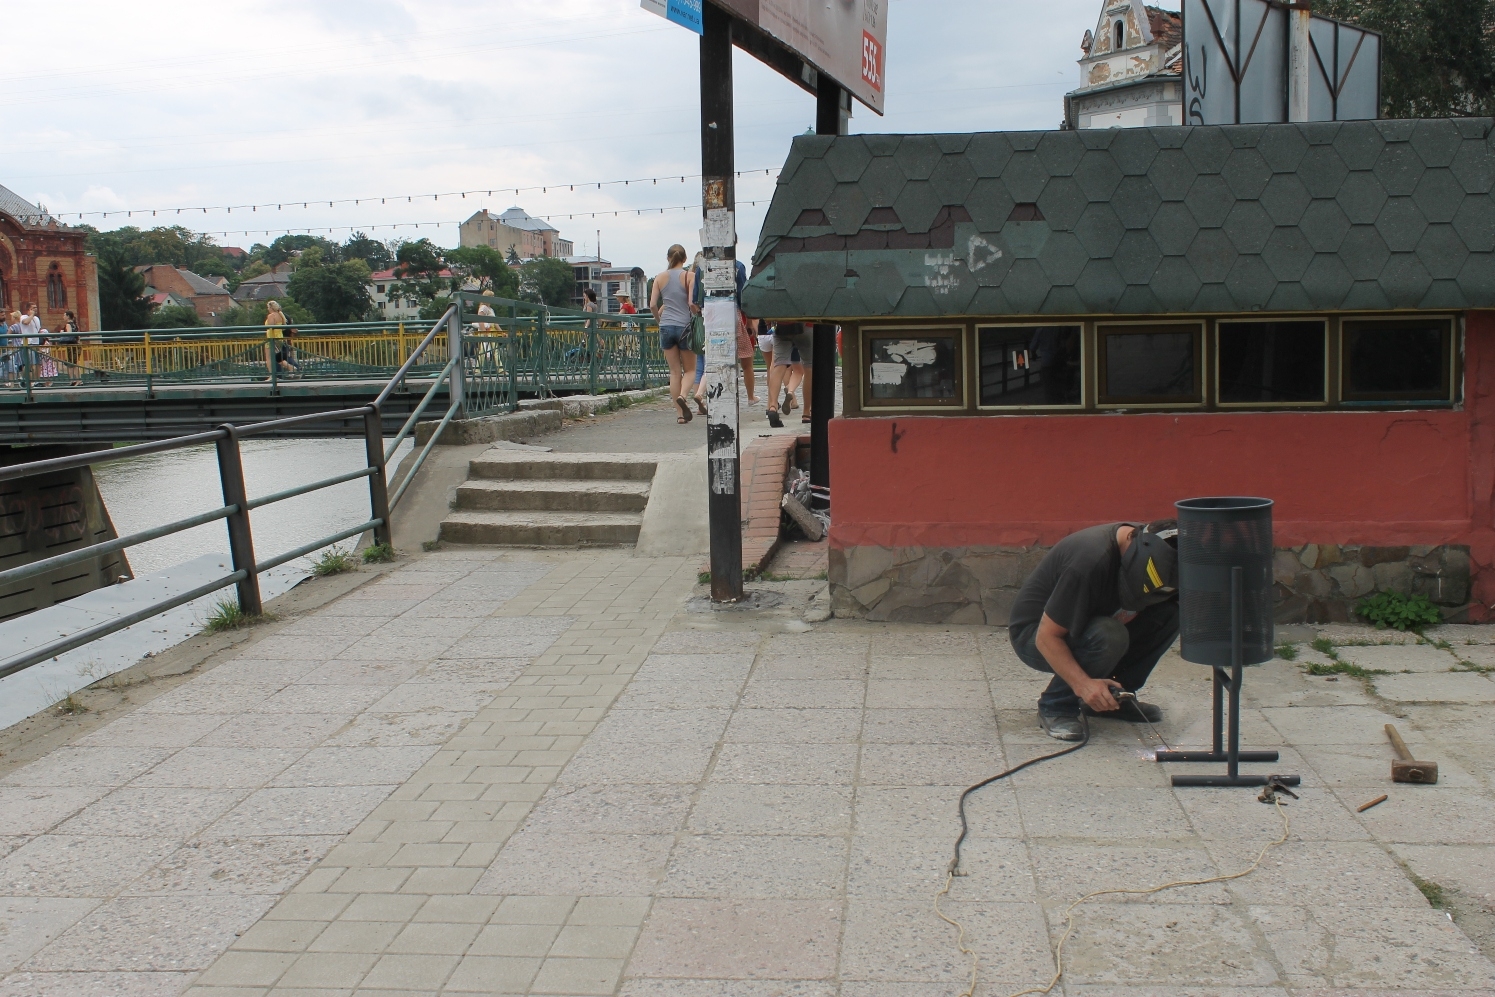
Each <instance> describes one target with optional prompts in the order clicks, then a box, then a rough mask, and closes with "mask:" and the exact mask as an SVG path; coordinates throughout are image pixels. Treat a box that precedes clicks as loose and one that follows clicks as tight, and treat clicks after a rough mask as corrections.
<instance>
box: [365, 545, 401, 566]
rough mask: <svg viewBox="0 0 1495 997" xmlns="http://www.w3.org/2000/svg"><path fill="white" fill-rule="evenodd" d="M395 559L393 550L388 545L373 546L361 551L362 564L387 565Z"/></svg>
mask: <svg viewBox="0 0 1495 997" xmlns="http://www.w3.org/2000/svg"><path fill="white" fill-rule="evenodd" d="M394 559H395V549H394V548H393V547H391V546H390V545H389V544H373V545H372V546H369V547H365V548H364V549H363V563H364V564H387V563H389V562H390V561H393V560H394Z"/></svg>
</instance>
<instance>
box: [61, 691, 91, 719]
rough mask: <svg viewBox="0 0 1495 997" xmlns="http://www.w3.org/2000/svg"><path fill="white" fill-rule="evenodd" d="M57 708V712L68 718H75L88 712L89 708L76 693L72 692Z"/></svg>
mask: <svg viewBox="0 0 1495 997" xmlns="http://www.w3.org/2000/svg"><path fill="white" fill-rule="evenodd" d="M56 706H57V712H58V713H61V714H62V715H63V716H67V717H75V716H77V715H78V714H80V713H87V712H88V707H87V706H85V705H84V703H83V701H82V700H81V699H79V698H78V694H77V693H75V692H70V693H68V694H67V695H66V696H63V697H62V698H61V699H59V700H58V701H57V703H56Z"/></svg>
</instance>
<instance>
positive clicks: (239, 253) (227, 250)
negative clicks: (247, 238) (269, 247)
mask: <svg viewBox="0 0 1495 997" xmlns="http://www.w3.org/2000/svg"><path fill="white" fill-rule="evenodd" d="M218 248H219V249H220V250H221V251H222V252H223V255H224V256H226V257H228V258H229V259H231V260H233V261H234V262H235V263H240V262H242V261H243V260H244V257H246V256H248V255H249V254H248V253H246V252H245V251H244V250H242V249H240V248H239V247H238V246H219V247H218Z"/></svg>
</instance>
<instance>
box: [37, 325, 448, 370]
mask: <svg viewBox="0 0 1495 997" xmlns="http://www.w3.org/2000/svg"><path fill="white" fill-rule="evenodd" d="M421 338H422V337H421V336H419V335H415V334H410V333H397V334H394V335H333V336H294V337H291V338H290V339H289V340H284V341H271V340H267V339H266V338H265V337H263V336H258V337H253V338H251V337H244V338H234V339H196V338H194V339H165V340H163V339H161V338H159V336H152V335H146V336H143V337H142V338H141V339H140V340H139V341H136V342H117V341H116V342H108V343H80V344H78V345H76V346H57V345H54V346H51V347H48V348H46V349H45V350H43V348H41V347H33V348H32V351H33V353H34V354H35V359H34V362H35V363H38V364H39V363H40V362H41V361H42V359H44V358H45V357H50V358H51V359H52V360H53V361H54V362H55V363H56V365H57V367H58V368H59V374H60V376H63V377H67V376H68V369H73V368H79V367H81V368H84V369H86V370H93V371H98V372H100V373H102V374H106V375H119V376H131V375H137V376H154V377H171V376H173V375H177V376H181V375H189V376H190V375H197V376H202V377H213V376H217V375H225V376H226V375H232V374H234V373H242V372H243V371H244V369H245V368H247V367H256V366H257V367H265V366H266V359H265V350H266V347H267V345H268V344H269V343H270V342H275V343H277V345H279V344H280V343H281V342H289V343H290V344H291V346H292V347H293V348H294V349H295V356H296V360H297V362H298V363H300V364H302V365H303V366H309V367H311V368H314V369H317V370H319V371H321V372H322V373H324V374H343V375H353V374H357V373H358V372H360V371H361V370H363V369H369V368H372V369H376V370H384V369H393V368H396V367H399V366H400V364H402V363H404V362H405V360H406V359H407V358H408V357H409V356H410V353H411V351H412V350H414V349H415V348H416V347H417V346H419V345H420V341H421ZM447 359H448V358H447V350H446V341H445V339H444V338H438V339H437V340H436V341H434V342H432V343H431V345H430V346H429V347H428V348H427V349H426V353H425V355H424V356H423V357H422V358H421V363H422V366H425V365H431V364H434V365H437V366H441V365H444V364H445V363H446V361H447Z"/></svg>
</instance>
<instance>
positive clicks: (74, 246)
mask: <svg viewBox="0 0 1495 997" xmlns="http://www.w3.org/2000/svg"><path fill="white" fill-rule="evenodd" d="M86 239H87V233H86V232H84V231H83V230H82V229H76V228H69V227H68V226H66V225H62V224H60V223H59V222H58V221H57V219H56V218H54V217H52V216H51V215H49V214H47V213H46V212H45V211H43V210H42V209H41V208H40V207H38V206H37V205H35V204H32V203H31V202H30V201H27V200H26V199H25V198H23V197H20V196H18V195H16V194H15V193H13V192H11V191H10V190H7V189H6V188H5V187H0V307H3V308H4V309H5V311H7V312H11V311H16V310H19V309H20V308H21V307H23V306H24V305H25V303H26V302H28V301H30V302H35V303H36V306H37V314H38V315H40V316H41V320H42V325H43V326H44V327H45V328H48V329H55V328H57V327H58V326H59V325H61V324H62V320H63V312H65V311H71V312H72V313H73V314H74V315H76V316H77V317H78V326H79V328H80V329H84V330H93V329H98V327H99V273H98V267H97V265H96V263H95V261H94V258H93V257H92V256H90V255H88V253H87V252H86V251H85V248H84V246H85V240H86Z"/></svg>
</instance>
